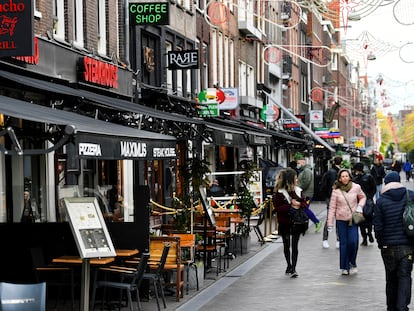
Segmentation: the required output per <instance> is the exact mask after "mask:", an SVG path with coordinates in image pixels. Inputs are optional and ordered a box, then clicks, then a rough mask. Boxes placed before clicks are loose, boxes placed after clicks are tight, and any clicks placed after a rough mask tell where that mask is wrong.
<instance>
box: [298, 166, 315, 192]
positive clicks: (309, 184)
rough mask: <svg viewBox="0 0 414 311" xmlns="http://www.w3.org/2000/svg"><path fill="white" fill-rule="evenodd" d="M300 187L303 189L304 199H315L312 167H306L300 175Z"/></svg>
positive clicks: (300, 171)
mask: <svg viewBox="0 0 414 311" xmlns="http://www.w3.org/2000/svg"><path fill="white" fill-rule="evenodd" d="M298 186H299V187H300V188H302V190H303V192H302V197H304V198H306V197H308V198H312V197H313V191H314V186H313V171H312V169H311V166H310V165H305V167H303V168H302V169H301V170H299V174H298Z"/></svg>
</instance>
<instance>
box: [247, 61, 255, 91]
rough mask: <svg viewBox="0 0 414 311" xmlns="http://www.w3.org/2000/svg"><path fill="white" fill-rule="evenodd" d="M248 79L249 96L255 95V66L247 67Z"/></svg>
mask: <svg viewBox="0 0 414 311" xmlns="http://www.w3.org/2000/svg"><path fill="white" fill-rule="evenodd" d="M246 74H247V75H246V79H247V96H250V97H255V94H254V89H255V76H254V68H253V67H252V66H250V65H247V67H246Z"/></svg>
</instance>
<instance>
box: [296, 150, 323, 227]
mask: <svg viewBox="0 0 414 311" xmlns="http://www.w3.org/2000/svg"><path fill="white" fill-rule="evenodd" d="M296 161H297V172H298V186H299V188H301V189H302V198H304V199H305V200H307V201H308V202H311V201H312V198H313V192H314V184H313V181H314V179H313V171H312V169H311V166H310V165H309V164H307V163H306V159H305V157H303V156H299V157H297V160H296ZM305 211H306V214H307V215H308V217H309V219H310V220H311V221H312V222H313V223H314V224H315V233H318V232H319V230H321V227H322V222H321V221H320V220H319V219H318V217H316V215H315V214H314V213H313V211H312V210H311V209H310V207H309V208H307V209H306V210H305Z"/></svg>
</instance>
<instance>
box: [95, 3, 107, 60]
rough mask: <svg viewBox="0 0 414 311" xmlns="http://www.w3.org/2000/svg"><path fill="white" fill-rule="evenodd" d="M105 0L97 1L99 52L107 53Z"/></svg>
mask: <svg viewBox="0 0 414 311" xmlns="http://www.w3.org/2000/svg"><path fill="white" fill-rule="evenodd" d="M105 2H106V1H105V0H98V1H97V5H98V7H97V12H98V53H99V54H101V55H106V7H105Z"/></svg>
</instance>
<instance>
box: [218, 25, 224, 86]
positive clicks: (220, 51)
mask: <svg viewBox="0 0 414 311" xmlns="http://www.w3.org/2000/svg"><path fill="white" fill-rule="evenodd" d="M223 56H224V52H223V34H222V33H221V32H219V34H218V61H219V62H218V71H219V78H218V81H217V82H218V85H219V86H222V85H223V83H224V70H225V68H224V64H223V58H224V57H223Z"/></svg>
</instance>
